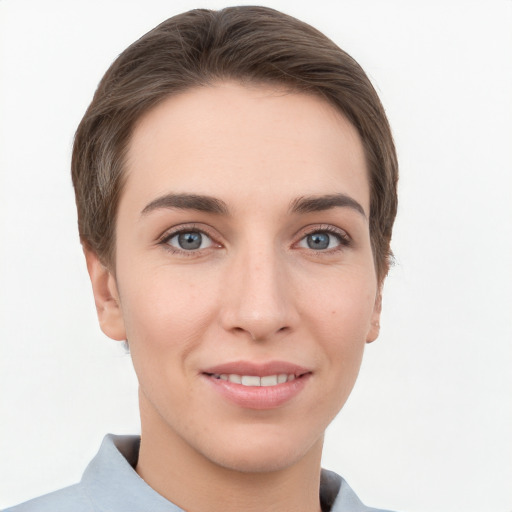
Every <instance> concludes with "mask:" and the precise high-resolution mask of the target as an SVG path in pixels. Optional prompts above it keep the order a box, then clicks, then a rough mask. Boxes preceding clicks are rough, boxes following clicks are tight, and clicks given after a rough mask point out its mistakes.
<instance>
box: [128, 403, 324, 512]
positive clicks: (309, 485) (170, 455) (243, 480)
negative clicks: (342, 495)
mask: <svg viewBox="0 0 512 512" xmlns="http://www.w3.org/2000/svg"><path fill="white" fill-rule="evenodd" d="M142 412H143V411H142V410H141V413H142ZM145 412H146V413H147V412H148V411H145ZM153 414H155V415H156V414H157V413H156V412H154V411H153ZM141 417H142V420H143V421H142V435H141V445H140V452H139V460H138V463H137V468H136V470H137V473H138V474H139V475H140V476H141V477H142V478H143V479H144V481H145V482H146V483H147V484H148V485H150V486H151V487H152V488H153V489H154V490H155V491H157V492H158V493H159V494H161V495H162V496H163V497H165V498H166V499H168V500H169V501H171V502H172V503H174V504H175V505H177V506H178V507H180V508H182V509H183V510H186V511H187V512H221V511H222V512H239V511H240V510H244V512H253V511H254V512H256V511H258V512H282V511H283V510H293V511H294V512H320V500H319V489H320V458H321V450H322V443H323V440H322V439H320V440H319V441H318V442H317V443H315V445H314V446H313V447H312V448H311V449H310V450H309V451H308V453H306V454H305V456H304V457H302V458H301V459H300V460H299V461H297V462H295V463H294V464H292V465H290V466H289V467H286V468H284V469H278V470H274V471H261V472H242V471H237V470H235V469H231V468H226V467H222V466H220V465H218V464H216V463H215V462H213V461H211V460H209V459H208V458H206V457H205V456H204V455H203V454H201V453H199V452H197V451H196V450H195V449H194V448H192V447H191V446H190V445H188V444H187V443H186V442H185V441H184V440H183V439H182V438H181V437H179V436H178V435H177V434H176V433H175V432H173V431H171V430H170V429H169V427H168V426H167V425H166V424H165V423H164V422H163V421H161V418H160V421H144V420H145V419H148V418H147V415H145V414H141ZM152 419H153V420H155V418H152Z"/></svg>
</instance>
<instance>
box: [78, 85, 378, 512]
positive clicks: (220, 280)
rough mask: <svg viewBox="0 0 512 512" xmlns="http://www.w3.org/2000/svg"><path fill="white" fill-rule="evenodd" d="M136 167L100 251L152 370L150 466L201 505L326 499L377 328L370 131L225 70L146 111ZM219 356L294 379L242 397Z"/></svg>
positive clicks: (109, 308) (177, 492) (101, 299)
mask: <svg viewBox="0 0 512 512" xmlns="http://www.w3.org/2000/svg"><path fill="white" fill-rule="evenodd" d="M126 172H127V181H126V185H125V187H124V190H123V193H122V197H121V200H120V204H119V209H118V218H117V225H116V230H117V231H116V257H115V272H114V271H113V269H110V270H108V269H106V268H104V267H103V266H102V265H101V264H100V262H99V261H98V259H97V258H96V256H95V255H94V254H93V253H90V252H88V253H87V260H88V267H89V271H90V274H91V279H92V283H93V288H94V293H95V298H96V304H97V308H98V315H99V319H100V323H101V327H102V329H103V330H104V332H105V333H106V334H107V335H108V336H110V337H112V338H114V339H120V340H121V339H128V340H129V344H130V351H131V355H132V358H133V364H134V367H135V370H136V373H137V376H138V379H139V384H140V388H139V389H140V392H139V398H140V409H141V423H142V441H141V449H140V456H139V461H138V465H137V471H138V473H139V474H140V475H141V476H142V477H143V478H144V479H145V480H146V481H147V483H148V484H149V485H151V486H152V487H153V488H154V489H155V490H157V491H158V492H159V493H160V494H162V495H163V496H165V497H167V498H168V499H169V500H171V501H173V502H174V503H176V504H177V505H178V506H180V507H182V508H183V509H185V510H187V511H190V512H196V511H201V512H217V511H220V510H222V511H223V512H226V511H231V510H233V511H235V510H236V511H237V512H239V511H240V510H246V511H250V510H258V511H270V510H272V511H274V510H275V511H284V510H293V511H295V512H300V511H304V512H306V511H307V512H313V511H318V510H319V508H320V507H319V501H318V488H319V472H320V457H321V451H322V443H323V434H324V431H325V429H326V427H327V425H328V424H329V423H330V422H331V421H332V419H333V418H334V417H335V415H336V414H337V413H338V411H339V410H340V408H341V407H342V406H343V404H344V403H345V401H346V399H347V397H348V395H349V394H350V391H351V390H352V387H353V385H354V382H355V379H356V376H357V373H358V370H359V367H360V363H361V358H362V354H363V349H364V345H365V342H369V341H373V340H374V339H375V338H376V337H377V335H378V320H379V314H380V294H379V286H378V282H377V278H376V274H375V268H374V261H373V256H372V250H371V244H370V235H369V225H368V215H369V184H368V179H367V170H366V165H365V157H364V152H363V148H362V144H361V141H360V139H359V136H358V134H357V132H356V130H355V129H354V127H353V126H352V125H351V124H350V123H349V122H348V121H347V120H346V119H345V118H344V117H343V116H342V115H341V114H340V113H339V112H338V111H337V110H336V109H334V108H333V107H332V106H330V105H329V104H328V103H327V102H325V101H324V100H322V99H320V98H317V97H314V96H308V95H304V94H297V93H291V92H287V91H284V90H281V89H276V88H270V87H268V86H241V85H237V84H235V83H219V84H217V85H215V86H209V87H202V88H197V89H192V90H189V91H186V92H184V93H181V94H179V95H175V96H172V97H170V98H168V99H167V100H165V101H164V102H163V103H161V104H160V105H158V106H157V107H156V108H154V109H153V110H151V111H150V112H148V113H147V114H145V115H144V116H143V117H142V119H140V120H139V122H138V124H137V126H136V128H135V130H134V133H133V137H132V140H131V142H130V146H129V151H128V159H127V165H126ZM197 196H201V197H200V198H198V197H197ZM203 196H205V197H203ZM219 365H224V366H223V368H221V369H220V370H219V372H218V373H226V374H235V373H240V374H244V373H245V374H248V375H249V376H250V375H251V374H258V373H259V374H260V376H267V377H269V378H270V382H271V383H273V379H274V377H272V375H269V374H276V375H277V374H281V373H284V374H288V380H291V379H292V378H290V376H289V374H294V377H295V378H296V381H295V383H294V382H293V381H291V383H290V382H287V383H284V384H279V385H278V386H274V387H273V391H269V393H266V394H262V395H258V393H259V391H256V392H255V393H256V394H254V395H251V394H250V393H249V395H248V396H246V395H245V394H244V392H245V391H246V390H247V388H246V387H245V390H242V391H241V392H240V393H239V392H238V391H237V390H238V389H241V387H242V384H237V383H236V382H235V383H234V384H228V385H227V386H228V387H229V386H231V388H230V389H231V391H230V390H229V389H228V391H227V394H226V392H225V389H223V388H222V383H221V380H220V379H219V375H216V374H217V371H216V370H215V368H218V367H219ZM226 365H227V366H226ZM251 365H254V368H253V367H252V366H251ZM287 365H288V366H287ZM212 369H214V370H212ZM208 370H210V371H208ZM252 376H254V375H252ZM256 376H258V375H256ZM222 378H223V379H225V378H227V377H226V375H223V377H222ZM229 378H231V377H229ZM233 379H234V380H235V381H236V379H237V377H236V376H235V377H233ZM224 382H226V381H224ZM219 383H221V385H219ZM236 386H239V388H237V387H236ZM279 386H281V388H280V387H279ZM294 386H295V387H294ZM234 388H236V389H234ZM233 389H234V391H233ZM279 389H281V390H284V391H282V392H280V391H279ZM276 390H278V391H276Z"/></svg>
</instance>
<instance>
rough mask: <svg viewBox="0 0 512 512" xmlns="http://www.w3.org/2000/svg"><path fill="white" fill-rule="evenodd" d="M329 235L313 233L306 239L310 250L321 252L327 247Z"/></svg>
mask: <svg viewBox="0 0 512 512" xmlns="http://www.w3.org/2000/svg"><path fill="white" fill-rule="evenodd" d="M330 239H331V237H330V235H328V234H327V233H313V234H311V235H308V236H307V237H306V240H307V243H308V247H309V248H310V249H315V250H321V249H327V248H328V247H329V242H330Z"/></svg>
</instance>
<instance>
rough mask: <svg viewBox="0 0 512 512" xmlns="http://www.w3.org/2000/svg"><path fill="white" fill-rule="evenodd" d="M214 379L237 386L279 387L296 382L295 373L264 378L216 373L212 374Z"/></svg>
mask: <svg viewBox="0 0 512 512" xmlns="http://www.w3.org/2000/svg"><path fill="white" fill-rule="evenodd" d="M212 377H213V378H214V379H220V380H225V381H229V382H234V383H235V384H242V386H250V387H254V386H264V387H268V386H277V385H278V384H284V383H285V382H291V381H292V380H295V375H294V374H293V373H291V374H286V373H280V374H279V375H265V376H264V377H258V376H256V375H237V374H234V373H230V374H227V373H222V374H218V373H214V374H212Z"/></svg>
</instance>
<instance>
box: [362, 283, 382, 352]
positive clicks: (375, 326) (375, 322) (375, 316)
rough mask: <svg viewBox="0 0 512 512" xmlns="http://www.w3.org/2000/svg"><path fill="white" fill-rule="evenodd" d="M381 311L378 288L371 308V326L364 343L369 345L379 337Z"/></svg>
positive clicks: (380, 295) (380, 294) (380, 293)
mask: <svg viewBox="0 0 512 512" xmlns="http://www.w3.org/2000/svg"><path fill="white" fill-rule="evenodd" d="M381 311H382V286H379V290H378V291H377V295H376V297H375V305H374V306H373V313H372V317H371V324H370V329H369V331H368V334H367V336H366V343H371V342H372V341H375V340H376V339H377V338H378V337H379V332H380V313H381Z"/></svg>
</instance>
